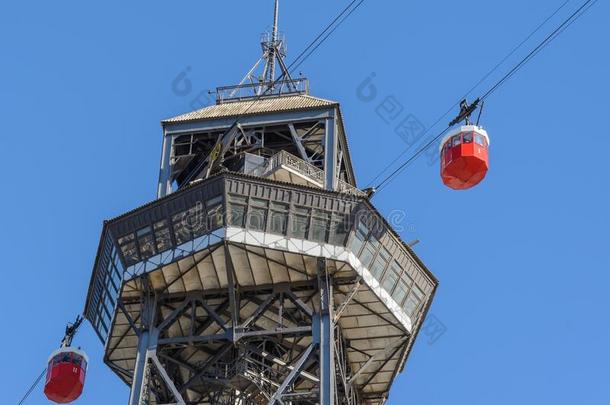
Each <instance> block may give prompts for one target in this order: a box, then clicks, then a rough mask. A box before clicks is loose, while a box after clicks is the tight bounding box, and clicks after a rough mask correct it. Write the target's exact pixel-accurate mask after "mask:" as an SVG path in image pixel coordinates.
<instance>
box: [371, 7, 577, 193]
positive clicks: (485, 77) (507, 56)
mask: <svg viewBox="0 0 610 405" xmlns="http://www.w3.org/2000/svg"><path fill="white" fill-rule="evenodd" d="M569 2H570V0H566V1H564V2H563V4H561V5H560V6H559V7H558V8H557V9H556V10H555V11H553V13H551V14H550V15H549V16H548V17H547V18H546V19H545V20H544V21H542V22H541V23H540V24H538V26H537V27H536V28H535V29H534V30H532V32H530V33H529V34H528V35H527V36H526V37H525V38H524V39H523V40H522V41H521V42H520V43H519V44H517V45H516V46H515V47H514V48H513V49H512V50H511V51H510V52H509V53H507V54H506V56H504V58H502V60H500V61H499V62H498V63H497V64H496V65H495V66H494V67H493V68H491V70H489V71H488V72H487V73H486V74H485V75H484V76H483V77H481V79H479V81H477V82H476V83H475V84H474V85H473V86H472V87H471V88H470V90H468V91H467V92H466V93H465V94H464V95H463V96H462V97H461V98H460V99H459V100H458V101H456V102H455V103H454V104H453V105H452V106H451V107H449V109H447V111H445V113H443V114H442V115H441V116H440V117H438V118H437V119H436V121H434V123H433V124H432V125H431V126H430V127H428V128H427V129H426V130H425V131H424V132H423V134H422V135H421V136H422V137H423V136H425V135H426V134H427V133H428V132H430V131H431V130H432V129H433V128H434V127H436V126H437V125H438V124H439V123H440V122H441V121H442V120H443V119H444V118H445V117H446V116H447V115H449V114H450V113H451V112H452V111H454V110H455V108H456V107H457V106H459V104H460V100H464V99H466V98H467V97H468V96H469V95H470V93H472V92H473V91H474V90H475V89H476V88H477V87H479V86H480V85H481V84H482V83H483V82H484V81H485V80H487V79H488V78H489V77H490V76H491V75H492V74H493V73H495V72H496V71H497V70H498V69H499V68H500V66H502V65H503V64H504V63H505V62H506V61H507V60H508V59H509V58H510V57H511V56H513V55H514V54H515V52H517V51H518V50H519V49H521V47H522V46H523V45H525V43H526V42H527V41H529V40H530V39H531V38H532V37H533V36H534V35H535V34H536V33H537V32H538V31H540V29H541V28H542V27H543V26H545V25H546V23H548V22H549V20H551V19H552V18H553V17H555V15H557V13H559V11H561V10H562V9H563V8H564V7H565V6H566V5H567V4H568V3H569ZM408 151H409V148H406V149H404V150H403V151H402V152H401V153H400V154H399V155H398V156H396V157H395V158H394V159H393V160H392V161H391V162H390V163H389V164H388V165H387V166H385V167H384V169H383V170H381V171H380V172H379V173H378V174H377V175H376V176H375V177H374V178H373V179H372V180H371V181H369V183H368V184H367V186H366V187H371V186H373V185H374V183H375V182H376V181H377V180H378V179H379V178H380V177H381V176H382V175H383V174H384V173H385V172H386V171H388V170H389V169H390V168H391V167H392V166H394V164H395V163H396V162H398V161H399V160H400V159H401V158H402V157H403V156H404V155H406V154H407V152H408Z"/></svg>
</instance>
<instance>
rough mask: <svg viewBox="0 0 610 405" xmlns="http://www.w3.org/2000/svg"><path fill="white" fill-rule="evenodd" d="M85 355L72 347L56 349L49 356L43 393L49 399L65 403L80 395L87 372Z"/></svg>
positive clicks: (87, 360) (87, 359)
mask: <svg viewBox="0 0 610 405" xmlns="http://www.w3.org/2000/svg"><path fill="white" fill-rule="evenodd" d="M88 362H89V358H88V357H87V355H86V354H85V353H84V352H82V351H80V350H77V349H74V348H72V347H63V348H61V349H59V350H56V351H55V352H53V353H52V354H51V357H49V366H48V368H47V380H46V383H45V385H44V393H45V395H46V396H47V398H49V400H51V401H53V402H56V403H58V404H67V403H68V402H72V401H74V400H76V399H77V398H78V397H80V395H81V393H82V392H83V386H84V385H85V375H86V373H87V364H88Z"/></svg>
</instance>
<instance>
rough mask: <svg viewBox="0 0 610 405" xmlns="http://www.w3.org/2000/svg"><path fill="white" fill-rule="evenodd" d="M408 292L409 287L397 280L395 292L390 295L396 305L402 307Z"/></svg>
mask: <svg viewBox="0 0 610 405" xmlns="http://www.w3.org/2000/svg"><path fill="white" fill-rule="evenodd" d="M408 292H409V286H407V284H406V283H405V282H404V280H399V281H398V285H397V286H396V290H394V293H393V294H392V297H393V298H394V301H396V302H397V303H398V305H402V302H403V301H404V299H405V297H406V296H407V293H408Z"/></svg>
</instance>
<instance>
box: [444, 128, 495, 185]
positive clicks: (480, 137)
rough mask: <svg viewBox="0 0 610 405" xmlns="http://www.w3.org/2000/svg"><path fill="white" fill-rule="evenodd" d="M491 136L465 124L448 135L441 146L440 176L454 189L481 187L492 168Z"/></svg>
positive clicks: (482, 130) (480, 129) (481, 129)
mask: <svg viewBox="0 0 610 405" xmlns="http://www.w3.org/2000/svg"><path fill="white" fill-rule="evenodd" d="M488 152H489V136H488V135H487V131H485V130H484V129H483V128H481V127H479V126H476V125H464V126H461V127H460V128H457V129H456V130H454V131H452V132H450V133H449V134H447V135H446V136H445V137H444V138H443V140H442V142H441V145H440V154H441V177H442V178H443V183H445V185H446V186H447V187H449V188H452V189H454V190H466V189H468V188H471V187H474V186H476V185H477V184H479V183H480V182H481V181H482V180H483V179H484V178H485V175H486V174H487V170H488V169H489V154H488Z"/></svg>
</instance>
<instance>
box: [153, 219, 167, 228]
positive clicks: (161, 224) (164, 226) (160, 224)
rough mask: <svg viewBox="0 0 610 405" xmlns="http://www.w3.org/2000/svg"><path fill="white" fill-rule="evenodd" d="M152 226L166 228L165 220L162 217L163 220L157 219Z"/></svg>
mask: <svg viewBox="0 0 610 405" xmlns="http://www.w3.org/2000/svg"><path fill="white" fill-rule="evenodd" d="M154 228H155V230H157V229H162V228H167V220H166V219H164V220H163V221H159V222H157V223H155V226H154Z"/></svg>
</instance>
